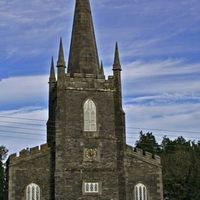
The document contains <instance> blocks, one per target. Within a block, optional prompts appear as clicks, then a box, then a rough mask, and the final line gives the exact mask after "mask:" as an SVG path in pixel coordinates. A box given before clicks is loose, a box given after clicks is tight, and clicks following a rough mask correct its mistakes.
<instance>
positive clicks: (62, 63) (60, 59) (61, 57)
mask: <svg viewBox="0 0 200 200" xmlns="http://www.w3.org/2000/svg"><path fill="white" fill-rule="evenodd" d="M57 67H64V68H65V57H64V50H63V43H62V38H60V46H59V53H58V62H57Z"/></svg>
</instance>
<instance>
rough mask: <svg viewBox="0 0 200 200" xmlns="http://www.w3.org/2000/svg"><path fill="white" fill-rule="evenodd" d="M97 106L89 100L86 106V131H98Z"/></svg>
mask: <svg viewBox="0 0 200 200" xmlns="http://www.w3.org/2000/svg"><path fill="white" fill-rule="evenodd" d="M96 130H97V119H96V106H95V104H94V102H93V101H92V100H91V99H88V100H87V101H86V102H85V104H84V131H96Z"/></svg>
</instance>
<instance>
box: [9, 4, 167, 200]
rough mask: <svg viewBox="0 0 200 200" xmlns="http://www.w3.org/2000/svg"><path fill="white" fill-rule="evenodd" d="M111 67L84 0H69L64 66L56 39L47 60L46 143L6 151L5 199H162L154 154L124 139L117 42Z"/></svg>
mask: <svg viewBox="0 0 200 200" xmlns="http://www.w3.org/2000/svg"><path fill="white" fill-rule="evenodd" d="M112 69H113V74H112V75H111V76H109V77H108V78H105V76H104V69H103V65H102V64H100V63H99V57H98V51H97V45H96V39H95V32H94V27H93V21H92V14H91V8H90V2H89V0H76V5H75V14H74V22H73V30H72V38H71V46H70V54H69V59H68V65H67V69H66V63H65V58H64V48H63V43H62V39H61V40H60V46H59V54H58V60H57V76H55V71H54V61H53V59H52V64H51V70H50V78H49V119H48V122H47V144H44V145H41V146H40V147H33V148H30V149H24V150H22V151H21V152H20V153H19V155H17V154H13V155H10V157H9V159H8V161H7V197H6V198H7V200H163V194H162V190H163V189H162V168H161V162H160V158H159V157H158V156H154V157H153V156H152V154H150V153H148V152H143V151H142V150H141V149H136V148H133V147H131V146H129V145H127V144H126V130H125V113H124V111H123V108H122V91H121V71H122V68H121V64H120V57H119V51H118V45H117V44H116V48H115V53H114V62H113V68H112ZM133 123H134V122H133Z"/></svg>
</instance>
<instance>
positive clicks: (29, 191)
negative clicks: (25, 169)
mask: <svg viewBox="0 0 200 200" xmlns="http://www.w3.org/2000/svg"><path fill="white" fill-rule="evenodd" d="M26 200H40V187H39V186H38V185H37V184H35V183H31V184H29V185H28V186H27V187H26Z"/></svg>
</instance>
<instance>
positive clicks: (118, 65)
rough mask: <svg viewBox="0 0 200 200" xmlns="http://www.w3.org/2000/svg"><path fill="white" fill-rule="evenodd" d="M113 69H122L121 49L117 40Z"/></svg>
mask: <svg viewBox="0 0 200 200" xmlns="http://www.w3.org/2000/svg"><path fill="white" fill-rule="evenodd" d="M113 70H120V71H121V70H122V69H121V64H120V59H119V49H118V44H117V42H116V46H115V57H114V63H113Z"/></svg>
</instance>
